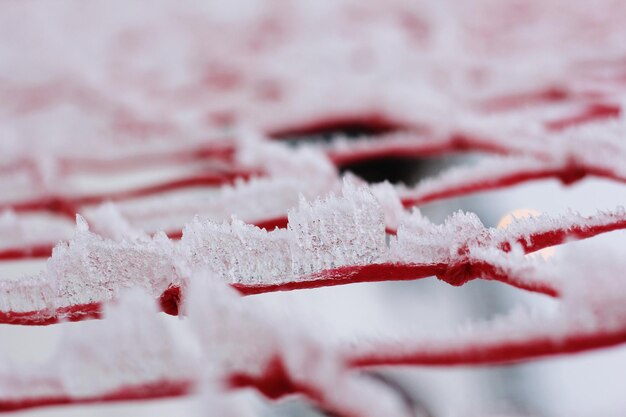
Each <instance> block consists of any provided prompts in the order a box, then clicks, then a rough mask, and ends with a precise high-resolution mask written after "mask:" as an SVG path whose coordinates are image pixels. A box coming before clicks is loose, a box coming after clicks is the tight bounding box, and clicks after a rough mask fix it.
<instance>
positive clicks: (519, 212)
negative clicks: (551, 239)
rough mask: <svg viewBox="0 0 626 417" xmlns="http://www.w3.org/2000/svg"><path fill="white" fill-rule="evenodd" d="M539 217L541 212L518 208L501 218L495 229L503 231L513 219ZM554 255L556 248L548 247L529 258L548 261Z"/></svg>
mask: <svg viewBox="0 0 626 417" xmlns="http://www.w3.org/2000/svg"><path fill="white" fill-rule="evenodd" d="M539 215H541V212H540V211H539V210H535V209H531V208H518V209H515V210H513V211H511V212H509V213H507V214H505V215H504V216H502V218H501V219H500V221H499V222H498V226H497V227H498V229H505V228H507V227H508V226H509V225H510V224H511V223H513V221H514V220H515V219H527V218H529V217H537V216H539ZM555 253H556V248H555V247H550V248H544V249H541V250H540V251H537V252H535V253H534V254H531V255H530V256H533V255H534V256H541V257H542V258H543V259H549V258H551V257H553V256H554V254H555Z"/></svg>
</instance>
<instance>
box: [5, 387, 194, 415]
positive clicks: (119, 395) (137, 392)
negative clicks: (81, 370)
mask: <svg viewBox="0 0 626 417" xmlns="http://www.w3.org/2000/svg"><path fill="white" fill-rule="evenodd" d="M193 388H194V384H193V382H191V381H176V380H172V381H159V382H153V383H149V384H143V385H137V386H127V387H121V388H118V389H117V390H115V391H111V392H109V393H105V394H102V395H100V396H94V397H70V396H64V397H33V398H21V399H16V400H0V412H11V411H18V410H24V409H28V408H34V407H43V406H52V405H68V404H93V403H104V402H114V401H136V400H148V399H155V398H167V397H180V396H183V395H188V394H189V393H191V392H192V390H193Z"/></svg>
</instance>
